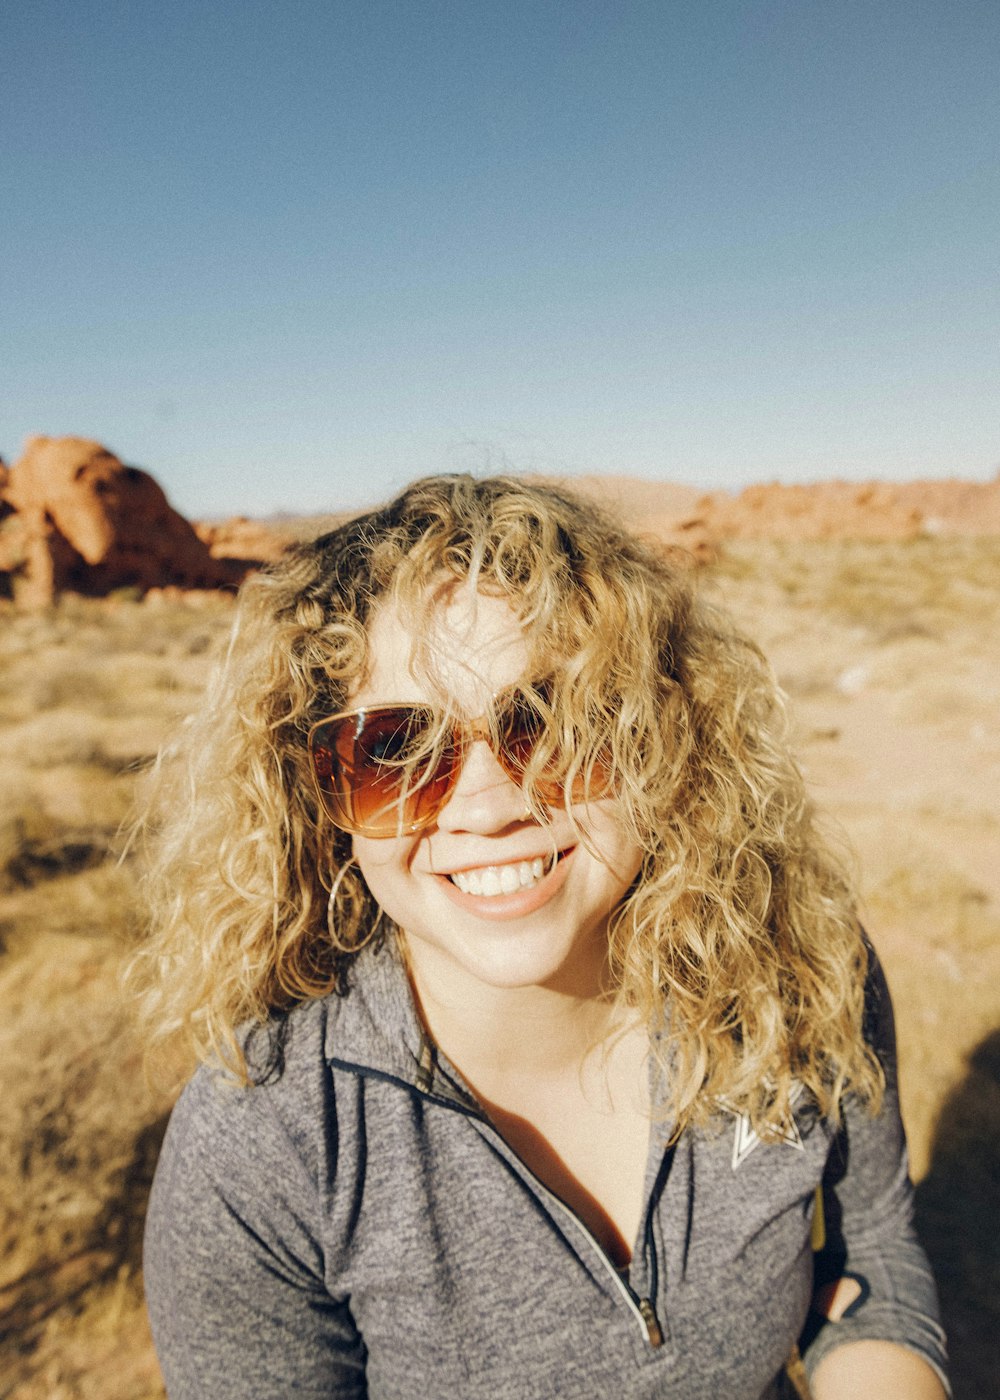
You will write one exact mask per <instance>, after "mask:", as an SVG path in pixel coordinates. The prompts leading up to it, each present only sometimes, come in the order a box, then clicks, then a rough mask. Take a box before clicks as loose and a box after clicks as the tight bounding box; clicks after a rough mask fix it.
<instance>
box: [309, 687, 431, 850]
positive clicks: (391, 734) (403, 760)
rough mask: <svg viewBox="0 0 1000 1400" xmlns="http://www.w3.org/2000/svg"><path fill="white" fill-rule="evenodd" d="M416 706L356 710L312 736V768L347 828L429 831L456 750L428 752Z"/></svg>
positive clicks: (425, 713)
mask: <svg viewBox="0 0 1000 1400" xmlns="http://www.w3.org/2000/svg"><path fill="white" fill-rule="evenodd" d="M434 724H435V718H434V713H433V711H432V710H431V709H429V708H427V707H424V706H420V705H398V706H395V705H394V706H387V707H386V708H384V709H377V708H376V709H371V710H359V711H358V712H357V713H356V714H353V715H346V716H345V717H344V718H342V719H338V720H331V721H330V723H329V724H328V725H320V726H318V728H317V729H316V730H315V731H314V734H313V741H312V751H313V764H314V767H315V769H316V775H317V778H318V780H319V784H320V789H321V791H322V793H323V796H324V798H325V799H326V805H327V810H328V811H329V813H330V815H331V816H332V817H333V819H334V820H335V821H337V822H338V823H339V824H340V825H342V826H346V827H347V829H348V830H350V831H354V832H357V833H359V834H362V835H366V836H375V837H378V836H395V835H397V834H401V833H403V832H412V831H413V830H415V829H418V828H419V827H420V826H426V825H428V824H429V823H430V822H431V821H432V820H433V819H434V816H435V815H436V813H437V811H438V810H439V808H440V807H441V804H442V803H443V801H444V799H445V797H446V796H447V793H448V790H449V788H450V786H451V782H452V776H453V773H454V767H455V761H456V757H455V751H454V746H453V745H450V744H449V745H448V746H447V747H446V748H445V749H444V750H443V751H442V750H440V749H433V748H429V747H428V738H429V735H431V734H432V732H433V726H434Z"/></svg>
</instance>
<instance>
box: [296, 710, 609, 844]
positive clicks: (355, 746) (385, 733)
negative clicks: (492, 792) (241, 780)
mask: <svg viewBox="0 0 1000 1400" xmlns="http://www.w3.org/2000/svg"><path fill="white" fill-rule="evenodd" d="M547 728H548V726H547V723H546V719H545V716H544V714H543V713H542V712H541V710H540V709H539V708H538V707H537V706H536V705H535V704H533V703H532V701H531V700H530V699H529V697H528V696H527V694H526V693H525V692H524V691H522V690H512V691H509V692H505V693H503V694H502V695H500V696H498V697H497V698H496V699H495V700H494V702H493V706H492V709H491V714H490V716H482V717H481V718H479V719H477V720H467V721H462V720H458V719H452V718H450V717H449V718H448V719H446V720H443V719H442V716H441V713H440V711H438V710H435V709H434V708H433V706H431V705H403V704H399V705H369V706H366V707H365V708H363V709H358V710H345V711H343V712H342V713H341V714H336V715H331V716H330V717H329V719H321V720H320V721H319V723H318V724H314V725H313V727H312V729H311V730H310V731H309V755H310V758H311V760H312V769H313V774H314V775H315V778H316V786H317V788H318V791H319V796H320V799H321V801H322V803H323V807H324V809H325V810H326V812H327V815H328V816H329V817H330V820H331V821H332V822H334V824H335V825H336V826H338V827H341V828H342V829H343V830H344V831H350V832H353V833H354V834H355V835H357V836H371V837H390V836H409V835H412V834H413V833H414V832H416V831H422V830H424V828H425V827H428V826H431V825H432V824H433V822H434V821H435V820H436V818H437V815H438V813H439V812H440V811H441V808H442V807H443V806H444V805H445V803H446V802H447V801H448V798H449V797H450V795H451V792H452V789H453V788H454V786H455V784H456V782H457V781H458V775H459V773H460V772H461V769H462V763H463V762H464V758H465V752H466V749H467V748H468V746H469V745H470V744H471V743H472V742H474V741H475V740H477V739H484V740H485V741H486V742H487V743H488V744H489V746H490V748H491V750H492V751H493V753H494V755H495V756H496V759H497V761H498V763H499V764H500V766H501V768H502V769H503V770H504V772H505V773H506V774H507V776H508V777H509V778H510V779H511V780H512V781H513V782H515V783H517V784H518V785H519V786H520V785H521V784H522V783H523V782H524V780H525V776H526V774H527V773H528V770H529V767H530V766H531V760H532V757H533V756H534V755H535V753H536V751H537V750H539V749H540V748H541V747H543V740H544V739H545V736H546V731H547ZM550 742H551V741H550ZM569 766H570V765H569V764H568V763H567V762H566V761H565V760H564V758H563V757H562V756H561V755H560V754H559V752H558V751H551V752H548V753H545V754H544V758H543V761H541V762H540V763H539V764H536V765H535V768H536V770H537V771H533V772H532V774H531V779H532V786H533V790H534V792H535V793H536V794H537V796H538V797H539V798H540V799H541V800H542V801H543V802H545V803H547V804H550V805H557V804H558V805H561V804H562V803H564V802H565V801H566V797H567V793H566V775H567V771H568V769H569ZM590 767H591V773H590V778H591V782H590V783H589V785H588V777H587V775H586V774H585V772H584V771H580V772H577V773H575V774H574V777H573V780H572V782H571V783H570V786H569V797H570V800H571V801H574V802H578V801H583V800H584V798H585V797H586V796H587V795H588V793H590V791H591V789H592V788H593V786H594V782H593V779H594V777H595V773H594V771H593V770H594V765H590ZM596 778H597V786H598V787H599V786H600V784H601V781H602V779H601V775H600V774H599V773H598V774H596ZM592 795H599V794H592Z"/></svg>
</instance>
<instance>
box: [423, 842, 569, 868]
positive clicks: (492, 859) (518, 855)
mask: <svg viewBox="0 0 1000 1400" xmlns="http://www.w3.org/2000/svg"><path fill="white" fill-rule="evenodd" d="M574 844H575V843H574V842H561V843H559V844H558V845H548V846H546V847H545V848H544V849H542V850H539V849H538V848H537V846H536V847H535V849H534V850H531V851H524V852H517V851H515V852H504V854H503V855H499V854H498V853H497V852H484V854H483V856H482V858H481V859H478V860H463V861H456V862H455V863H454V864H452V865H438V864H435V865H434V868H433V871H432V874H434V875H461V874H462V873H463V872H464V871H466V870H488V869H490V868H491V867H496V868H498V869H499V868H500V867H501V866H504V865H521V864H523V863H524V862H526V861H532V860H541V861H544V862H545V863H546V864H548V862H549V861H551V860H552V858H553V856H555V857H558V856H563V855H565V854H566V852H567V851H568V850H570V849H571V848H572V846H573V845H574Z"/></svg>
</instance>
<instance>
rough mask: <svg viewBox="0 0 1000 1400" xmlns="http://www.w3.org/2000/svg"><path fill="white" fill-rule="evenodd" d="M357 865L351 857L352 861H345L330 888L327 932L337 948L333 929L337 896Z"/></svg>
mask: <svg viewBox="0 0 1000 1400" xmlns="http://www.w3.org/2000/svg"><path fill="white" fill-rule="evenodd" d="M356 863H357V862H356V861H355V859H354V857H353V856H351V858H350V860H345V861H344V863H343V865H342V866H341V867H340V869H339V870H338V871H337V873H336V875H335V876H334V880H333V884H332V885H331V886H330V896H329V898H328V899H327V901H326V931H327V933H328V934H329V935H330V942H331V943H332V944H333V945H334V946H335V947H336V946H337V935H336V932H335V931H334V927H333V915H334V909H335V907H336V903H337V895H338V894H339V892H340V886H341V885H342V884H343V881H344V876H345V875H346V874H347V872H348V870H349V869H350V867H351V866H352V865H355V864H356Z"/></svg>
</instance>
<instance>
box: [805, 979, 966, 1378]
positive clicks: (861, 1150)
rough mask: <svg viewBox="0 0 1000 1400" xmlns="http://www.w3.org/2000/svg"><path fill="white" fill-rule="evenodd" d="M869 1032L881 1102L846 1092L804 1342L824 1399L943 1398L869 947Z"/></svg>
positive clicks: (929, 1286)
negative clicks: (869, 1103)
mask: <svg viewBox="0 0 1000 1400" xmlns="http://www.w3.org/2000/svg"><path fill="white" fill-rule="evenodd" d="M866 1003H867V1012H868V1015H867V1022H868V1024H867V1027H866V1034H867V1036H868V1039H869V1043H870V1044H871V1045H872V1048H873V1049H874V1050H875V1052H876V1053H877V1054H878V1056H879V1059H880V1061H881V1063H882V1066H883V1068H884V1070H885V1077H886V1087H885V1097H884V1102H883V1104H882V1108H881V1111H880V1112H879V1113H878V1114H877V1115H876V1116H875V1117H872V1116H871V1115H870V1114H869V1113H868V1112H867V1110H866V1109H864V1108H863V1107H861V1106H860V1105H859V1104H858V1103H857V1102H856V1101H854V1100H848V1101H847V1102H846V1103H845V1105H844V1109H843V1121H842V1123H841V1125H840V1129H839V1131H838V1133H837V1136H836V1138H835V1139H834V1141H833V1143H832V1144H831V1149H830V1156H829V1160H828V1163H827V1169H826V1174H825V1177H824V1181H823V1192H822V1203H823V1215H822V1219H823V1231H824V1234H825V1242H824V1245H823V1248H822V1249H821V1251H820V1253H819V1254H817V1255H816V1284H817V1287H816V1293H815V1297H814V1300H813V1311H812V1313H811V1314H810V1319H809V1322H808V1323H807V1326H806V1330H805V1333H804V1334H803V1337H802V1339H801V1342H800V1346H801V1349H802V1355H803V1360H804V1363H805V1367H806V1371H807V1373H808V1374H809V1378H810V1384H811V1385H812V1387H813V1389H814V1392H815V1394H816V1396H817V1397H819V1400H841V1397H846V1396H851V1397H852V1398H853V1397H858V1398H859V1400H864V1397H866V1396H869V1395H870V1396H873V1397H878V1400H883V1397H885V1398H886V1400H896V1397H899V1400H911V1397H912V1400H923V1397H925V1396H926V1397H927V1400H941V1397H942V1395H946V1394H947V1380H946V1367H947V1355H946V1352H945V1347H944V1334H943V1332H942V1330H941V1325H940V1321H939V1318H938V1307H937V1297H936V1291H935V1288H934V1280H933V1278H932V1276H931V1272H930V1266H929V1265H928V1262H927V1257H926V1255H925V1254H924V1252H923V1250H922V1248H921V1247H920V1243H919V1241H918V1239H917V1237H916V1233H915V1231H914V1228H913V1187H912V1185H911V1182H910V1178H909V1173H908V1170H907V1157H906V1142H905V1138H904V1136H903V1127H902V1123H901V1121H900V1116H899V1098H898V1092H897V1079H896V1047H895V1034H894V1027H893V1019H892V1004H891V1002H890V1000H889V992H888V989H887V987H886V985H885V979H884V977H883V974H882V970H881V968H880V967H879V965H878V962H877V960H875V958H874V954H873V955H872V966H871V970H870V973H869V978H868V985H867V987H866Z"/></svg>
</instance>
